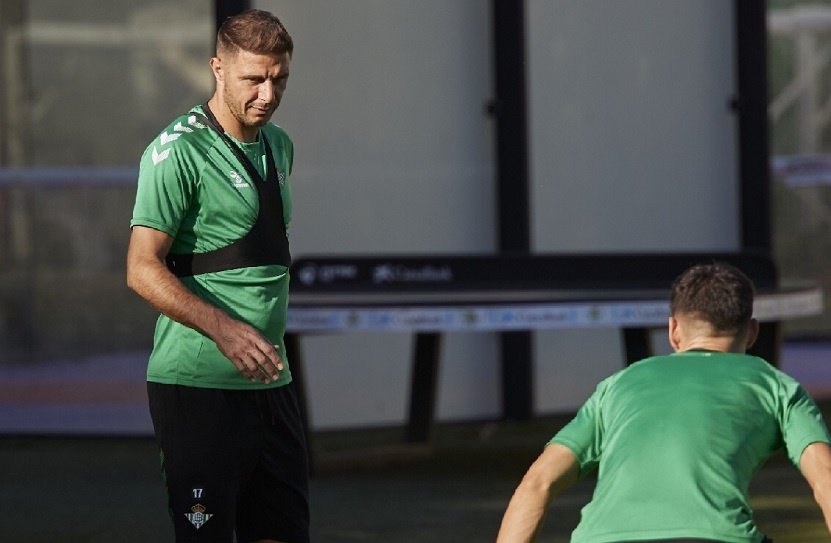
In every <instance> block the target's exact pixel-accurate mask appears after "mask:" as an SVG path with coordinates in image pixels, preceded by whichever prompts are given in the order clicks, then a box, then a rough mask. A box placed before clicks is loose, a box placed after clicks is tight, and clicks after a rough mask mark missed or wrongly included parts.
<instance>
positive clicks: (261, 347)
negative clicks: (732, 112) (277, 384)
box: [212, 318, 283, 384]
mask: <svg viewBox="0 0 831 543" xmlns="http://www.w3.org/2000/svg"><path fill="white" fill-rule="evenodd" d="M212 338H213V340H214V341H215V342H216V346H217V347H219V350H220V351H222V354H224V355H225V356H226V357H228V360H230V361H231V363H233V364H234V366H236V368H237V370H239V372H240V373H241V374H243V375H244V376H245V377H246V379H248V380H249V381H252V382H254V381H262V382H263V383H266V384H268V383H270V382H272V381H276V380H277V379H278V378H279V377H280V372H281V371H283V360H282V359H281V358H280V354H279V353H278V352H277V351H278V349H279V348H280V347H279V345H272V344H271V342H269V341H268V340H267V339H266V338H264V337H263V336H262V334H260V332H258V331H257V329H256V328H254V327H253V326H250V325H248V324H246V323H244V322H240V321H236V320H233V319H230V318H229V319H227V320H226V321H225V322H224V323H223V324H222V325H221V327H220V328H219V331H218V332H216V333H215V334H214V335H213V336H212Z"/></svg>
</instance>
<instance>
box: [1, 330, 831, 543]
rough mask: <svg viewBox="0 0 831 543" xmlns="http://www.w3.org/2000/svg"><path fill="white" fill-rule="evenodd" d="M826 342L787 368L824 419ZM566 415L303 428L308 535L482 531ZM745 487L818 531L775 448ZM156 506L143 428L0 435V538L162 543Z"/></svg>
mask: <svg viewBox="0 0 831 543" xmlns="http://www.w3.org/2000/svg"><path fill="white" fill-rule="evenodd" d="M795 348H796V349H802V347H798V346H797V347H794V346H791V347H789V351H788V352H789V353H791V354H793V353H794V349H795ZM828 353H829V349H828V348H827V346H826V347H824V348H817V347H815V346H810V345H809V346H805V347H804V351H800V352H799V353H798V354H799V355H800V358H799V360H800V365H799V366H798V367H792V368H791V369H792V370H793V371H791V373H793V374H796V375H795V376H797V377H798V378H800V379H801V380H802V381H803V382H810V383H811V386H809V390H811V391H812V393H813V394H814V395H815V397H817V398H818V399H819V403H820V405H821V407H822V408H823V411H824V413H825V416H826V420H831V393H829V391H831V387H829V386H828V384H829V383H831V378H829V377H826V375H828V376H831V369H828V368H827V367H831V358H829V357H828V356H827V355H828ZM786 369H787V368H786ZM569 416H570V414H562V415H557V416H549V417H541V418H538V419H536V420H533V421H528V422H498V423H495V422H470V423H454V424H449V423H448V424H441V425H438V426H437V428H436V433H435V439H434V440H433V442H432V444H431V446H430V447H424V446H422V447H418V448H414V447H409V448H408V447H403V446H400V445H397V444H398V443H401V441H402V436H403V430H402V429H400V428H394V429H358V430H350V431H337V432H316V433H315V434H314V435H313V436H312V442H313V445H314V449H315V451H316V455H315V474H314V477H313V479H312V483H311V485H312V536H313V541H315V542H316V543H350V542H378V543H399V542H400V543H412V542H415V541H427V542H431V543H444V542H447V543H450V542H453V543H464V542H480V541H482V542H483V541H493V539H494V538H495V535H496V532H497V529H498V526H499V521H500V519H501V515H502V512H503V511H504V508H505V505H506V504H507V501H508V499H509V498H510V496H511V493H512V491H513V489H514V487H515V486H516V484H517V483H518V482H519V479H520V477H521V476H522V474H523V473H524V471H525V469H526V468H527V466H528V465H529V464H530V462H531V461H532V460H533V459H534V458H535V457H536V455H537V454H538V453H539V451H540V449H541V447H542V446H543V444H544V443H545V441H546V440H547V439H548V438H549V437H550V436H551V435H552V434H553V433H554V432H556V431H557V430H558V429H559V428H560V427H561V426H562V425H563V424H564V423H565V422H566V421H567V419H568V418H569ZM592 485H593V482H592V480H586V481H583V482H581V483H580V484H579V485H578V486H576V487H575V488H573V489H571V490H570V491H568V492H567V493H566V494H564V495H563V496H562V497H561V498H560V499H558V500H557V501H556V502H555V504H554V506H553V507H552V509H551V512H550V513H549V517H548V521H547V524H546V526H545V529H544V532H543V535H542V537H541V538H540V542H542V543H546V542H548V543H566V542H568V534H569V532H570V530H571V529H572V528H573V527H574V526H575V524H576V522H577V519H578V517H579V510H580V508H581V507H582V505H583V504H584V503H585V502H586V501H587V500H588V498H589V496H590V494H591V490H592ZM751 497H752V500H751V504H752V506H753V507H754V509H755V512H756V519H757V522H758V524H759V526H760V527H761V528H762V529H763V530H765V531H766V532H767V533H768V534H769V535H770V536H771V537H772V538H773V539H774V541H775V543H814V542H828V541H831V537H829V536H828V535H827V533H826V530H825V527H824V524H823V522H822V518H821V515H820V513H819V510H818V509H817V507H816V505H815V504H814V502H813V499H812V496H811V492H810V489H809V488H808V486H807V484H806V483H805V482H804V481H803V479H802V478H801V476H800V475H799V473H798V472H797V471H796V469H795V468H794V467H793V466H791V465H790V464H789V463H788V462H787V460H785V458H784V457H783V456H776V457H774V458H773V459H771V461H770V462H769V463H768V464H766V465H765V466H764V467H763V469H762V470H761V472H760V473H759V475H758V477H757V479H756V481H755V483H754V485H753V486H752V493H751ZM166 515H167V513H166V506H165V497H164V494H163V489H162V482H161V477H160V474H159V468H158V454H157V450H156V447H155V444H154V442H153V440H152V439H151V438H149V437H146V436H134V437H120V438H119V437H81V436H70V437H33V436H6V437H0V542H3V543H24V542H25V543H41V542H42V543H46V542H50V543H51V542H54V541H61V542H63V543H104V542H107V543H110V542H113V541H118V542H121V543H132V542H136V543H148V542H164V541H172V531H171V529H170V524H169V521H168V518H167V516H166Z"/></svg>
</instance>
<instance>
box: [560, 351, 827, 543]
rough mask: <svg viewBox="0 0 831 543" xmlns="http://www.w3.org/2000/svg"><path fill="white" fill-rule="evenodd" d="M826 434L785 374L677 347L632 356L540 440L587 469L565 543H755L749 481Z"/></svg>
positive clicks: (750, 360)
mask: <svg viewBox="0 0 831 543" xmlns="http://www.w3.org/2000/svg"><path fill="white" fill-rule="evenodd" d="M818 441H820V442H825V443H828V442H829V441H831V440H829V434H828V431H827V429H826V426H825V424H824V422H823V420H822V415H821V414H820V411H819V409H817V406H816V405H815V403H814V402H813V400H812V399H811V398H810V397H809V396H808V394H807V393H806V392H805V390H804V389H803V388H802V387H801V386H800V385H799V384H798V383H797V382H796V381H794V380H793V379H791V378H790V377H788V376H787V375H785V374H784V373H782V372H781V371H779V370H777V369H776V368H774V367H772V366H771V365H770V364H768V363H767V362H765V361H764V360H762V359H760V358H757V357H753V356H749V355H743V354H727V353H715V352H707V351H688V352H682V353H675V354H672V355H669V356H657V357H652V358H648V359H645V360H642V361H640V362H638V363H636V364H633V365H632V366H630V367H629V368H627V369H625V370H622V371H620V372H618V373H616V374H615V375H613V376H611V377H609V378H608V379H606V380H604V381H603V382H602V383H600V385H598V387H597V389H596V391H595V392H594V393H593V394H592V396H591V397H590V398H589V400H588V401H587V402H586V403H585V404H584V405H583V406H582V407H581V409H580V410H579V411H578V413H577V416H576V417H575V418H574V419H573V420H572V421H571V422H570V423H569V424H568V425H566V426H565V427H564V428H563V429H562V430H561V431H560V432H558V433H557V435H555V436H554V438H552V440H551V443H559V444H561V445H564V446H566V447H568V448H569V449H570V450H571V451H572V452H574V454H575V455H576V457H577V459H578V461H579V464H580V471H581V474H585V473H587V472H590V471H592V470H593V469H594V468H597V469H598V479H597V485H596V487H595V491H594V496H593V498H592V500H591V502H590V503H589V504H588V505H586V507H585V508H584V509H583V511H582V517H581V521H580V524H579V525H578V527H577V529H576V530H575V531H574V533H573V534H572V542H573V543H603V542H617V541H638V540H659V539H671V538H700V539H711V540H716V541H725V542H736V543H746V542H759V541H762V539H763V534H761V533H760V532H759V530H758V529H757V528H756V526H755V524H754V522H753V518H752V510H751V508H750V505H749V504H748V496H747V493H748V486H749V484H750V481H751V478H752V477H753V475H754V474H755V473H756V471H757V470H758V469H759V468H760V467H761V465H762V464H763V463H764V461H765V460H766V459H767V458H768V457H769V456H770V455H772V454H773V453H774V452H775V451H777V450H779V449H782V448H784V449H785V451H786V452H787V455H788V457H789V458H790V460H791V462H793V463H794V464H795V465H796V466H797V467H799V459H800V456H801V455H802V451H803V450H804V449H805V447H807V446H808V445H810V444H811V443H814V442H818Z"/></svg>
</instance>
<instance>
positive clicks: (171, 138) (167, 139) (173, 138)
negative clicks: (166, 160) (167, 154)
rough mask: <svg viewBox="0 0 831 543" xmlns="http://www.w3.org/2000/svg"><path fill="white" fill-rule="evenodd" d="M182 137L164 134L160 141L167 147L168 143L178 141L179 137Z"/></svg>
mask: <svg viewBox="0 0 831 543" xmlns="http://www.w3.org/2000/svg"><path fill="white" fill-rule="evenodd" d="M181 135H182V134H168V133H167V132H162V136H161V138H159V139H160V140H161V142H162V145H165V144H166V143H170V142H171V141H176V140H177V139H179V136H181Z"/></svg>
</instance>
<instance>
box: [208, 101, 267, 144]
mask: <svg viewBox="0 0 831 543" xmlns="http://www.w3.org/2000/svg"><path fill="white" fill-rule="evenodd" d="M208 107H209V108H211V112H212V113H213V114H214V117H216V122H218V123H219V125H220V126H221V127H222V129H223V130H224V131H225V132H226V133H227V134H228V135H229V136H233V137H234V138H236V139H237V140H239V141H241V142H244V143H254V142H255V141H257V136H258V134H259V129H258V128H256V127H254V128H251V127H246V126H243V125H242V124H241V123H240V122H239V121H238V120H237V119H236V117H234V115H233V114H232V113H231V111H230V110H229V109H228V107H227V106H226V105H225V103H224V102H222V100H220V99H219V97H218V96H217V95H216V94H214V95H213V96H212V97H211V99H210V100H208Z"/></svg>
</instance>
